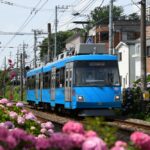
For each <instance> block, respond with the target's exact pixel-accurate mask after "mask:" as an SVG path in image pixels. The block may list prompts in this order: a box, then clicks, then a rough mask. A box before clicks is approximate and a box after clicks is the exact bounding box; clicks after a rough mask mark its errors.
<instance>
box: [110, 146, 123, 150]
mask: <svg viewBox="0 0 150 150" xmlns="http://www.w3.org/2000/svg"><path fill="white" fill-rule="evenodd" d="M111 150H126V148H124V147H120V146H114V147H112V148H111Z"/></svg>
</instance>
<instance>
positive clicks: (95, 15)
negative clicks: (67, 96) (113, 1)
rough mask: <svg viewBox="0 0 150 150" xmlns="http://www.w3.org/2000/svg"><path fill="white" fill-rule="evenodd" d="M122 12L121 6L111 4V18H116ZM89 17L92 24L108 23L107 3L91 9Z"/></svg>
mask: <svg viewBox="0 0 150 150" xmlns="http://www.w3.org/2000/svg"><path fill="white" fill-rule="evenodd" d="M122 13H123V8H122V7H121V6H113V16H114V17H113V20H118V18H119V17H121V15H122ZM91 19H92V23H93V24H94V25H96V24H102V23H103V24H108V23H109V5H106V6H103V7H96V8H95V9H94V10H93V11H91Z"/></svg>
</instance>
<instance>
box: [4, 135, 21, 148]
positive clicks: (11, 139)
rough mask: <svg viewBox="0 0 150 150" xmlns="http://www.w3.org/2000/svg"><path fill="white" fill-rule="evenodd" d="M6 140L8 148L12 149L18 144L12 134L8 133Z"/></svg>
mask: <svg viewBox="0 0 150 150" xmlns="http://www.w3.org/2000/svg"><path fill="white" fill-rule="evenodd" d="M6 142H7V145H8V147H9V149H14V148H15V147H16V145H17V144H18V143H17V141H16V139H15V138H14V137H13V136H12V135H8V137H7V138H6Z"/></svg>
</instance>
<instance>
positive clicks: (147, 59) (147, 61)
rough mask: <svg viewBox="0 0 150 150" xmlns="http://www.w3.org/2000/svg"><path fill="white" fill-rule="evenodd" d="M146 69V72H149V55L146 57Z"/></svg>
mask: <svg viewBox="0 0 150 150" xmlns="http://www.w3.org/2000/svg"><path fill="white" fill-rule="evenodd" d="M146 70H147V73H148V74H150V57H147V58H146Z"/></svg>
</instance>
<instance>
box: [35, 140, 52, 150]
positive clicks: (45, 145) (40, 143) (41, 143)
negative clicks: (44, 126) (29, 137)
mask: <svg viewBox="0 0 150 150" xmlns="http://www.w3.org/2000/svg"><path fill="white" fill-rule="evenodd" d="M36 149H37V150H42V149H43V150H44V149H45V150H46V149H50V142H49V140H48V139H46V138H38V139H37V140H36Z"/></svg>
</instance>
